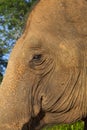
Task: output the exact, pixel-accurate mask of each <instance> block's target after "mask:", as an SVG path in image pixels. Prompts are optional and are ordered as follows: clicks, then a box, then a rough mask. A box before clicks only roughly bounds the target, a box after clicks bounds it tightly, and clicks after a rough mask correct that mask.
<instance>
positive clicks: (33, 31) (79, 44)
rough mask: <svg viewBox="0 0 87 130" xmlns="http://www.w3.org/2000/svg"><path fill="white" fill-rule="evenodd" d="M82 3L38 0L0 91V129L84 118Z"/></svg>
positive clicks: (27, 129) (85, 4) (85, 22)
mask: <svg viewBox="0 0 87 130" xmlns="http://www.w3.org/2000/svg"><path fill="white" fill-rule="evenodd" d="M86 35H87V1H86V0H70V1H69V0H40V1H39V2H38V3H37V4H36V6H35V7H34V8H33V10H32V12H31V14H30V16H29V18H28V21H27V24H26V28H25V31H24V33H23V35H22V36H21V37H20V39H19V40H18V41H17V43H16V44H15V47H14V49H13V51H12V53H11V56H10V60H9V63H8V67H7V70H6V74H5V77H4V79H3V82H2V84H1V87H0V130H39V129H40V128H41V127H43V126H45V125H49V124H55V123H72V122H75V121H77V120H81V119H83V118H86V116H87V105H86V104H87V103H86V102H87V92H86V89H87V85H86V83H87V67H86V65H87V38H86V37H87V36H86Z"/></svg>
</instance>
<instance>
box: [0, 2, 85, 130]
mask: <svg viewBox="0 0 87 130" xmlns="http://www.w3.org/2000/svg"><path fill="white" fill-rule="evenodd" d="M35 1H37V0H32V2H29V1H26V0H0V82H1V81H2V79H3V71H4V70H3V68H6V66H7V62H8V58H3V57H4V56H5V55H7V54H8V55H9V53H10V52H11V49H12V47H13V46H14V44H15V41H16V40H17V39H18V38H19V37H20V35H21V34H22V32H23V28H24V25H25V21H26V19H27V17H28V12H29V11H30V7H31V5H33V3H34V2H35ZM83 127H84V124H83V122H77V123H75V124H74V125H58V126H57V125H55V126H53V127H46V128H44V129H43V130H83Z"/></svg>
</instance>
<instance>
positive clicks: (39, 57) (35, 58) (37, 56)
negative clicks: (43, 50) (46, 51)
mask: <svg viewBox="0 0 87 130" xmlns="http://www.w3.org/2000/svg"><path fill="white" fill-rule="evenodd" d="M41 59H42V54H35V55H34V56H33V58H32V61H35V62H39V61H41Z"/></svg>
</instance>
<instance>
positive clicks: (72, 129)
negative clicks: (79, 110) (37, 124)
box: [42, 122, 84, 130]
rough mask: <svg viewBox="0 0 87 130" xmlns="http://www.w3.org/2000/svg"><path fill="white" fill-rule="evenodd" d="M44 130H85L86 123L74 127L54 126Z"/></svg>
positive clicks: (79, 123) (78, 123)
mask: <svg viewBox="0 0 87 130" xmlns="http://www.w3.org/2000/svg"><path fill="white" fill-rule="evenodd" d="M42 130H84V122H77V123H75V124H72V125H66V124H64V125H54V126H50V127H46V128H44V129H42Z"/></svg>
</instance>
